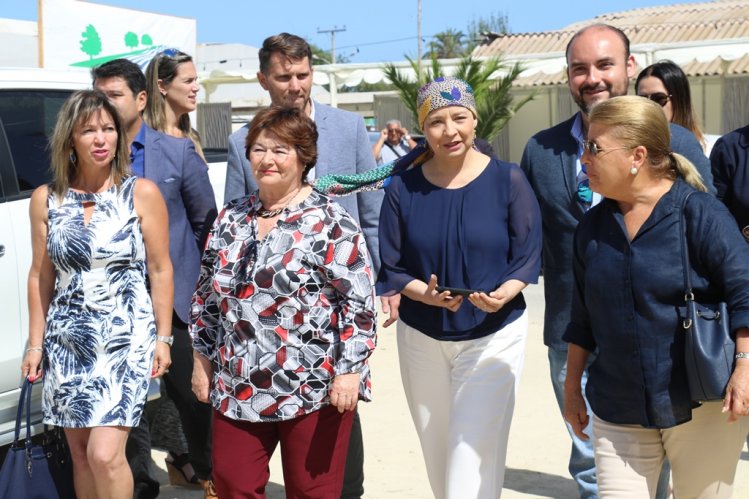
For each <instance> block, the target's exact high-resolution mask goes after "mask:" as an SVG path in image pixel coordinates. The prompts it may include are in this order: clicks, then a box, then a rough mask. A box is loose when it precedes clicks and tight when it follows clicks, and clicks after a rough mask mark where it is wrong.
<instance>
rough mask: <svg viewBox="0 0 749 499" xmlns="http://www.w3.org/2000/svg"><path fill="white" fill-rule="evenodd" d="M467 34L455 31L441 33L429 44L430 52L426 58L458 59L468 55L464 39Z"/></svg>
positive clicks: (449, 30)
mask: <svg viewBox="0 0 749 499" xmlns="http://www.w3.org/2000/svg"><path fill="white" fill-rule="evenodd" d="M465 36H466V35H465V33H463V32H462V31H459V30H455V29H447V30H445V31H440V32H439V33H437V34H436V35H434V37H432V38H433V39H432V41H431V42H429V52H428V53H427V55H426V57H425V58H437V59H456V58H458V57H462V56H463V55H465V53H466V49H465V46H464V42H463V39H464V38H465Z"/></svg>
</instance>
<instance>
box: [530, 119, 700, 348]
mask: <svg viewBox="0 0 749 499" xmlns="http://www.w3.org/2000/svg"><path fill="white" fill-rule="evenodd" d="M576 117H577V115H575V116H573V117H572V118H570V119H569V120H567V121H564V122H562V123H560V124H558V125H556V126H554V127H551V128H548V129H546V130H542V131H541V132H539V133H537V134H536V135H534V136H533V137H531V139H530V140H529V141H528V144H526V146H525V151H524V152H523V159H522V160H521V161H520V168H522V170H523V171H524V172H525V175H526V176H527V177H528V181H529V182H530V184H531V187H533V190H534V191H535V193H536V197H537V198H538V204H539V206H540V207H541V220H542V228H543V240H544V242H543V272H544V296H545V301H546V310H545V315H544V344H545V345H547V346H549V347H552V348H555V349H560V350H566V349H567V343H565V342H564V341H563V340H562V334H563V333H564V330H565V329H566V328H567V324H568V323H569V321H570V314H571V310H572V293H573V289H574V280H573V275H572V240H573V237H574V234H575V229H576V228H577V224H578V222H579V221H580V219H582V217H583V215H584V214H585V211H584V210H583V207H582V205H581V204H580V202H579V201H578V200H577V169H576V160H577V147H578V146H577V142H576V141H575V139H574V137H573V136H572V133H571V130H572V124H573V123H574V121H575V118H576ZM671 149H672V150H673V151H675V152H677V153H679V154H682V155H683V156H685V157H686V158H687V159H689V160H690V161H691V162H692V163H694V165H695V166H696V167H697V169H698V170H699V171H700V173H701V174H702V178H703V180H704V181H705V185H707V186H708V188H709V189H711V192H713V193H714V188H713V177H712V174H711V173H710V161H709V160H708V159H707V157H706V156H705V154H704V152H703V151H702V147H701V146H700V143H699V142H698V141H697V139H696V138H695V137H694V135H693V134H692V133H691V132H689V131H688V130H686V129H685V128H682V127H680V126H678V125H673V124H672V125H671Z"/></svg>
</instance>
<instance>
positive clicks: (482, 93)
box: [384, 55, 533, 141]
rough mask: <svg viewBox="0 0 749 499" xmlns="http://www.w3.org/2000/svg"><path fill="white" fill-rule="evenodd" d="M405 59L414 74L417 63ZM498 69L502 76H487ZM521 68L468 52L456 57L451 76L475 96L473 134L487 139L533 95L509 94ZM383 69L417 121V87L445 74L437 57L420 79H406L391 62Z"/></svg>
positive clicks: (496, 58) (494, 58)
mask: <svg viewBox="0 0 749 499" xmlns="http://www.w3.org/2000/svg"><path fill="white" fill-rule="evenodd" d="M407 59H408V62H409V64H411V67H412V68H413V70H414V73H416V72H417V62H416V61H414V60H412V59H410V58H407ZM498 71H501V72H504V75H503V76H500V77H499V78H497V79H495V80H493V79H491V77H492V75H493V74H494V73H496V72H498ZM522 71H523V67H522V66H521V65H520V64H519V63H516V64H514V65H512V66H511V67H508V66H507V65H506V64H505V63H504V62H503V61H502V60H501V59H500V58H498V57H493V58H491V59H486V60H483V61H481V60H478V59H474V58H473V57H471V56H470V55H469V56H466V57H463V58H462V59H461V60H460V63H459V64H458V68H457V70H456V71H455V74H454V76H456V77H457V78H460V79H461V80H464V81H466V82H467V83H468V84H469V85H471V86H472V87H473V95H474V98H475V99H476V113H477V114H478V116H477V117H478V126H477V127H476V136H477V137H481V138H484V139H486V140H489V141H491V140H492V139H494V137H496V136H497V135H498V134H499V132H500V131H501V130H502V128H504V126H505V125H506V124H507V122H508V121H509V120H510V118H512V117H513V116H514V115H515V113H517V111H518V110H519V109H520V108H521V107H523V106H524V105H525V104H526V103H527V102H529V101H530V100H531V99H533V94H531V95H528V96H527V97H524V98H522V99H520V100H518V101H517V102H515V100H514V99H513V97H512V95H511V94H510V88H511V87H512V83H513V82H514V81H515V80H516V79H517V78H518V77H519V76H520V73H521V72H522ZM384 72H385V76H387V78H388V79H389V80H390V82H391V83H392V84H393V86H394V87H395V88H396V90H397V91H398V95H399V96H400V98H401V101H402V102H403V105H405V106H406V108H407V109H408V110H409V112H410V113H411V116H412V118H413V121H414V123H416V124H418V123H419V119H418V111H417V109H416V96H417V94H418V91H419V87H421V85H422V84H423V83H425V82H427V81H432V80H433V79H435V78H436V77H438V76H446V75H445V73H444V70H443V68H442V65H441V64H440V62H439V60H437V59H435V58H432V64H431V67H429V68H426V69H425V70H424V72H423V73H424V74H423V79H422V81H421V82H417V81H413V80H411V79H410V78H407V77H406V76H405V75H404V74H402V73H401V72H400V71H399V70H398V68H396V67H395V66H394V65H393V64H386V65H385V67H384ZM417 74H418V73H417Z"/></svg>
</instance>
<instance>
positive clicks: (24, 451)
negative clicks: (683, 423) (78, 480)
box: [0, 379, 75, 499]
mask: <svg viewBox="0 0 749 499" xmlns="http://www.w3.org/2000/svg"><path fill="white" fill-rule="evenodd" d="M31 388H32V383H31V382H30V381H29V380H28V379H26V380H24V382H23V386H22V387H21V398H20V399H19V401H18V412H17V414H16V433H15V438H14V440H13V445H12V446H11V448H10V449H9V450H8V454H7V455H6V456H5V461H4V462H3V467H2V469H0V499H11V498H13V499H75V489H74V487H73V463H72V461H71V459H70V451H69V449H68V447H67V443H66V442H65V438H64V436H63V435H62V433H61V430H60V429H58V428H56V429H54V430H47V428H46V426H45V432H44V435H43V436H42V443H41V444H35V443H33V442H32V441H31ZM24 407H25V409H26V438H25V439H23V440H21V420H22V419H23V412H24Z"/></svg>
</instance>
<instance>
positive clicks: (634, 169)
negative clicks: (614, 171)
mask: <svg viewBox="0 0 749 499" xmlns="http://www.w3.org/2000/svg"><path fill="white" fill-rule="evenodd" d="M629 173H631V174H632V175H637V168H636V167H635V165H632V168H630V169H629Z"/></svg>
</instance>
